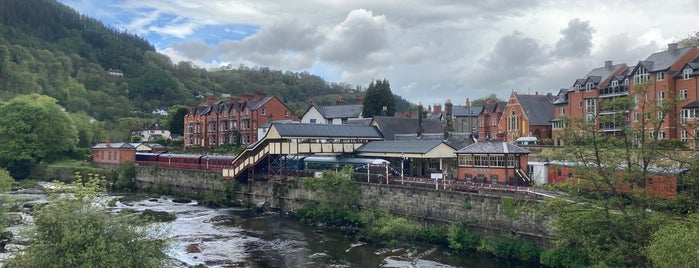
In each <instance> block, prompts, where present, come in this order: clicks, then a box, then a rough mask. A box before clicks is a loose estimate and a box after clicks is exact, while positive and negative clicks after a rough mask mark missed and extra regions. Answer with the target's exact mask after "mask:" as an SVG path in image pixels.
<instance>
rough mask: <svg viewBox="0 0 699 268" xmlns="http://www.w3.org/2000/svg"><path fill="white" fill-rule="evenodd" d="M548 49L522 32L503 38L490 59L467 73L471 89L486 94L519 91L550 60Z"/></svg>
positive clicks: (536, 76) (482, 61)
mask: <svg viewBox="0 0 699 268" xmlns="http://www.w3.org/2000/svg"><path fill="white" fill-rule="evenodd" d="M546 50H547V48H546V47H544V46H542V45H540V44H539V42H538V41H537V40H534V39H533V38H531V37H527V36H525V35H524V34H523V33H521V32H517V31H515V32H513V33H512V34H509V35H506V36H503V37H502V38H500V40H499V41H498V42H497V43H496V44H495V46H494V47H493V50H492V51H491V52H490V53H488V55H487V56H485V57H483V58H481V59H480V60H479V61H478V62H479V65H477V66H476V67H475V68H473V69H471V72H470V73H468V74H467V75H468V80H470V81H472V83H473V84H472V86H474V87H476V88H484V89H487V90H500V91H503V90H508V89H507V88H512V87H520V86H522V85H526V84H523V83H522V82H523V81H529V80H532V79H535V78H538V77H539V73H538V71H537V70H539V69H540V68H541V65H544V64H546V63H547V62H548V61H549V59H548V56H547V53H546Z"/></svg>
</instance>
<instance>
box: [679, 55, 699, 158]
mask: <svg viewBox="0 0 699 268" xmlns="http://www.w3.org/2000/svg"><path fill="white" fill-rule="evenodd" d="M674 78H675V83H676V89H677V94H678V99H679V103H677V106H678V107H679V109H680V110H679V111H680V117H679V118H680V123H679V125H678V128H679V131H678V133H677V134H678V135H679V136H678V137H676V138H677V139H679V140H680V141H682V142H685V143H687V145H689V147H690V148H692V149H695V150H696V149H699V56H697V57H695V58H694V59H693V60H692V61H691V62H689V63H687V64H685V65H684V67H682V69H680V71H678V72H677V74H676V75H675V77H674Z"/></svg>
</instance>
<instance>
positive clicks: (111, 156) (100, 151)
mask: <svg viewBox="0 0 699 268" xmlns="http://www.w3.org/2000/svg"><path fill="white" fill-rule="evenodd" d="M134 161H136V147H134V146H133V145H131V144H129V143H126V142H114V143H112V142H110V141H109V139H107V142H105V143H98V144H96V145H95V146H92V162H93V163H95V164H96V165H98V166H107V167H115V166H118V165H120V164H123V163H126V162H134Z"/></svg>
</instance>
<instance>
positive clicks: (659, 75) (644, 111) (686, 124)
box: [551, 43, 699, 148]
mask: <svg viewBox="0 0 699 268" xmlns="http://www.w3.org/2000/svg"><path fill="white" fill-rule="evenodd" d="M698 58H699V50H698V49H697V48H696V47H690V48H679V47H678V46H677V44H675V43H672V44H668V46H667V50H665V51H661V52H656V53H653V54H651V55H650V56H648V57H647V58H646V59H645V60H642V61H639V62H638V63H637V64H636V65H634V66H627V65H626V64H616V65H614V64H612V62H611V61H607V62H605V65H604V67H600V68H595V69H593V70H591V71H590V72H589V73H588V74H586V75H585V76H584V77H582V78H581V79H577V80H576V81H575V82H574V83H573V86H572V87H571V88H569V89H564V90H561V91H560V92H559V94H558V98H557V100H556V101H554V107H555V109H554V114H555V116H556V117H555V118H554V119H552V120H551V124H552V128H553V137H554V141H555V142H556V144H558V145H560V144H561V140H560V138H559V137H560V135H559V134H560V131H561V130H562V129H563V128H564V127H566V126H565V120H563V119H564V118H569V119H572V118H585V119H587V120H594V123H595V124H597V126H598V129H599V130H600V131H601V132H603V133H606V134H607V135H608V136H619V135H622V134H623V133H622V129H623V127H625V126H631V127H637V126H641V125H642V124H648V122H649V120H648V119H650V118H651V117H656V118H657V119H660V120H661V122H662V123H661V126H660V129H659V130H658V131H657V132H656V131H655V130H652V129H651V128H650V127H649V128H648V131H647V133H645V135H649V136H653V137H655V136H657V137H658V138H659V139H662V140H670V139H678V140H681V141H682V142H685V143H687V144H688V145H689V146H690V147H693V148H697V144H696V142H693V141H694V140H696V137H697V135H696V134H699V131H697V124H696V123H697V120H696V119H697V116H699V114H697V111H698V110H699V102H698V101H697V100H698V96H699V92H698V89H697V76H698V75H699V73H698V71H699V59H698ZM642 83H647V85H648V86H647V90H646V91H647V92H646V91H644V92H643V94H639V93H640V92H639V89H640V87H642V86H643V85H642ZM635 86H636V87H637V88H636V89H634V87H635ZM629 94H631V95H632V96H634V105H633V107H631V108H630V109H628V110H614V108H605V107H607V106H606V105H605V103H606V102H609V101H611V100H614V99H615V98H619V97H624V96H628V95H629ZM675 99H677V100H678V101H679V103H678V105H675V106H674V107H673V108H672V109H671V110H670V111H669V112H667V113H663V112H661V111H658V109H656V108H655V107H659V106H661V105H663V103H664V102H666V101H670V100H675ZM649 111H653V112H649ZM651 113H652V114H651ZM620 115H621V116H620ZM605 118H606V119H605ZM612 118H613V119H612ZM644 122H645V123H644Z"/></svg>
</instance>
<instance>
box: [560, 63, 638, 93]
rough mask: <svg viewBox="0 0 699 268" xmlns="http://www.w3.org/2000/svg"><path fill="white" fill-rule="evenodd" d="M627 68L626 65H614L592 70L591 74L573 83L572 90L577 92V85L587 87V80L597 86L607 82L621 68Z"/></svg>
mask: <svg viewBox="0 0 699 268" xmlns="http://www.w3.org/2000/svg"><path fill="white" fill-rule="evenodd" d="M624 66H626V64H624V63H620V64H614V65H611V66H609V67H607V66H603V67H599V68H595V69H592V70H591V71H590V72H588V73H587V74H586V75H585V76H583V78H581V79H576V80H575V82H574V83H573V86H572V88H571V90H575V86H576V85H580V86H583V87H584V86H585V83H587V80H588V79H590V81H592V82H593V83H595V85H598V84H599V83H600V82H602V81H604V80H607V79H608V78H609V77H611V76H612V75H614V73H615V72H616V71H618V70H619V68H623V67H624Z"/></svg>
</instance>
